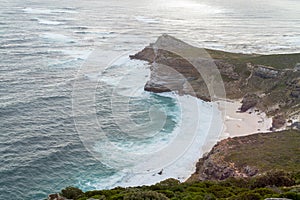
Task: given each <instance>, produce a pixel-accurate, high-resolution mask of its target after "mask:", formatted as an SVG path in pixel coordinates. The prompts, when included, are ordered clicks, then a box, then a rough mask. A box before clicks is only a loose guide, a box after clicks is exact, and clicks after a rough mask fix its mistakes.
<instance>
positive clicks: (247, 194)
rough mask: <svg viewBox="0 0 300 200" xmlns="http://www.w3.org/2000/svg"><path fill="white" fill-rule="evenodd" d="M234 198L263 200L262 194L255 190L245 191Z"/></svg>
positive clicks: (239, 199)
mask: <svg viewBox="0 0 300 200" xmlns="http://www.w3.org/2000/svg"><path fill="white" fill-rule="evenodd" d="M234 199H236V200H261V199H262V196H261V195H260V194H258V193H254V192H251V191H249V192H244V193H242V194H240V195H237V196H236V197H235V198H234Z"/></svg>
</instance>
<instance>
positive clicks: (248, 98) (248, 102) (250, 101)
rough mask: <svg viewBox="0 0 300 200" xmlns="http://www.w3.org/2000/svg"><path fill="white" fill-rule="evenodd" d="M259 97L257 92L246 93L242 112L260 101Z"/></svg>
mask: <svg viewBox="0 0 300 200" xmlns="http://www.w3.org/2000/svg"><path fill="white" fill-rule="evenodd" d="M258 100H259V97H258V96H257V95H256V94H246V95H245V96H244V98H243V101H242V107H241V112H246V111H247V110H249V109H250V108H253V107H255V106H256V104H257V103H258Z"/></svg>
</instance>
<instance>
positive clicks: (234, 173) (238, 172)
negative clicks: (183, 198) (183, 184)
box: [188, 130, 300, 181]
mask: <svg viewBox="0 0 300 200" xmlns="http://www.w3.org/2000/svg"><path fill="white" fill-rule="evenodd" d="M299 140H300V132H299V131H297V130H289V131H281V132H269V133H258V134H253V135H248V136H243V137H235V138H228V139H224V140H222V141H220V142H218V143H217V144H216V145H215V146H214V147H213V148H212V150H211V151H210V152H209V153H208V154H207V155H205V156H203V157H202V158H200V159H199V161H198V163H197V164H196V171H195V173H194V174H193V175H192V176H191V177H190V178H189V180H188V181H195V180H224V179H227V178H229V177H238V178H244V177H252V176H257V175H259V174H264V173H266V172H268V171H270V170H274V169H276V170H291V169H292V168H293V167H294V169H298V168H299V167H300V163H299V162H298V163H297V160H298V159H299V158H300V156H299V154H298V153H297V152H298V150H299ZM287 163H293V164H292V166H293V167H292V168H291V166H288V165H289V164H287Z"/></svg>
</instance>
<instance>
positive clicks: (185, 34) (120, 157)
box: [0, 0, 300, 200]
mask: <svg viewBox="0 0 300 200" xmlns="http://www.w3.org/2000/svg"><path fill="white" fill-rule="evenodd" d="M299 10H300V4H299V2H298V1H293V0H287V1H284V2H282V1H279V0H275V1H274V0H272V1H271V0H270V1H263V2H261V1H251V4H250V3H249V1H243V0H242V1H236V0H231V1H226V2H223V1H218V0H214V1H208V0H198V1H196V0H170V1H166V2H164V3H161V1H151V2H146V1H136V0H128V1H121V2H120V1H116V0H112V1H102V0H97V1H96V0H92V1H69V0H63V1H56V0H53V1H37V0H29V1H21V0H10V1H1V2H0V60H1V61H0V199H30V200H31V199H44V198H46V196H47V194H49V193H52V192H57V191H59V190H61V189H62V188H64V187H66V186H69V185H72V186H76V187H80V188H81V189H83V190H91V189H103V188H111V187H115V186H129V185H139V184H152V183H155V182H157V181H160V180H163V179H164V178H168V177H174V178H178V179H179V180H184V179H185V178H187V177H188V175H189V174H190V173H191V172H192V171H193V170H194V166H195V165H194V164H195V162H196V161H197V159H198V157H200V156H201V154H202V153H204V152H203V151H202V146H203V145H205V143H207V142H211V141H214V138H217V136H218V135H217V133H219V132H220V130H221V129H222V127H221V124H222V123H221V116H220V113H219V112H218V110H217V108H216V106H215V105H213V104H210V103H205V102H202V101H200V100H197V99H195V98H192V97H189V96H178V95H176V94H173V93H168V94H153V93H149V92H145V91H143V86H144V84H145V82H146V81H147V80H149V78H150V77H149V76H150V70H149V65H148V64H147V63H145V62H140V61H130V60H129V59H128V55H129V54H133V53H135V52H137V51H139V50H141V49H142V48H143V47H144V46H146V45H148V44H149V43H150V42H154V41H155V40H156V38H157V37H158V36H160V35H161V34H163V33H168V34H171V35H173V36H175V37H178V38H180V39H183V40H184V41H186V42H189V43H190V44H192V45H195V46H198V47H206V48H214V49H221V50H226V51H233V52H246V53H265V54H270V53H290V52H299V51H300V45H299V41H300V23H299V19H300V13H299ZM108 52H110V53H109V54H108ZM92 55H96V56H95V57H96V58H97V59H96V60H95V61H96V62H95V63H96V65H94V68H92V69H93V70H90V69H91V68H89V67H90V66H89V65H88V64H89V61H90V60H91V56H92ZM104 60H106V61H107V60H108V61H110V62H107V63H104V62H103V61H104ZM97 63H98V65H99V68H97ZM104 64H105V66H104ZM100 67H104V68H103V69H104V70H103V69H102V68H100ZM86 69H88V70H87V71H85V70H86ZM81 83H84V84H81ZM85 89H86V90H85ZM76 92H77V93H76ZM74 95H75V96H74ZM76 95H77V96H76ZM74 97H76V98H74ZM91 99H92V100H91ZM80 102H86V103H83V104H76V103H80ZM91 102H92V103H91ZM74 105H77V106H75V107H74ZM80 106H83V107H80ZM86 106H90V107H86ZM80 108H89V109H87V110H84V109H83V110H82V109H80ZM195 108H197V109H195ZM90 111H93V112H90ZM212 119H213V120H212ZM93 130H97V131H93ZM209 130H211V131H212V132H214V133H215V134H216V135H211V133H212V132H210V131H209ZM147 161H148V162H147ZM161 170H163V171H162V174H161V175H159V174H158V172H160V171H161Z"/></svg>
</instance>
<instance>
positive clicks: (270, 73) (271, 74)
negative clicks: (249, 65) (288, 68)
mask: <svg viewBox="0 0 300 200" xmlns="http://www.w3.org/2000/svg"><path fill="white" fill-rule="evenodd" d="M254 75H256V76H259V77H261V78H264V79H268V78H277V77H278V76H279V75H281V72H280V71H279V70H276V69H273V68H271V67H267V66H263V65H256V66H255V67H254Z"/></svg>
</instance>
